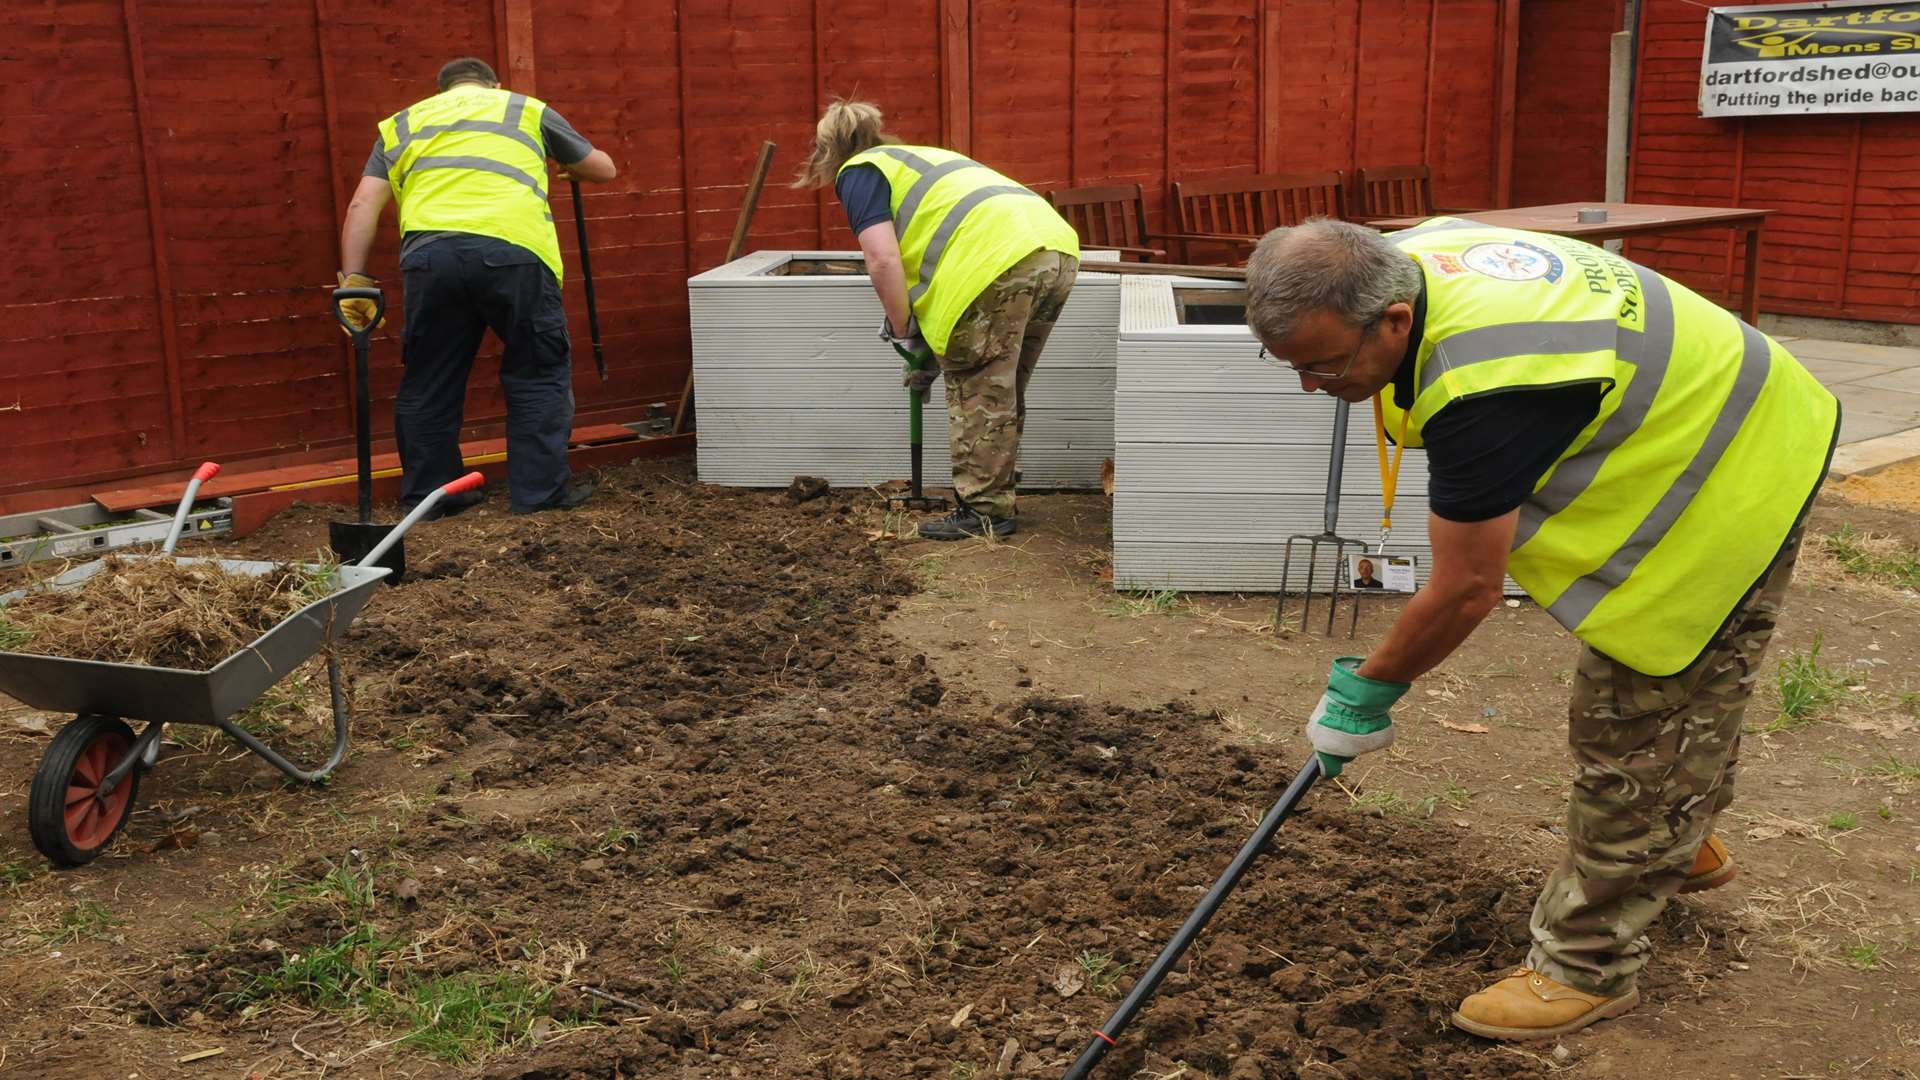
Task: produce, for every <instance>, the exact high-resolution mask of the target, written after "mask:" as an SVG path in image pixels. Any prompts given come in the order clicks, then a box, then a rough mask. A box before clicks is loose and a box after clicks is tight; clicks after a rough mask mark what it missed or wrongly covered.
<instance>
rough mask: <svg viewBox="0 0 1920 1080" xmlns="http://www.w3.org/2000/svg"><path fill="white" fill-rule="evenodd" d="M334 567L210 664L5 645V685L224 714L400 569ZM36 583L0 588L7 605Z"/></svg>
mask: <svg viewBox="0 0 1920 1080" xmlns="http://www.w3.org/2000/svg"><path fill="white" fill-rule="evenodd" d="M120 558H122V559H131V558H175V561H177V562H181V563H186V564H193V563H216V564H218V565H219V566H220V567H221V568H223V569H225V570H228V571H230V572H233V573H239V574H250V575H253V576H256V577H257V576H260V575H263V574H267V573H270V572H272V571H274V570H277V569H279V568H280V567H281V566H282V565H283V564H280V563H271V562H251V561H245V560H238V559H190V558H177V557H173V556H164V555H152V556H124V555H123V556H120ZM104 566H105V563H104V562H91V563H87V564H85V565H83V566H77V567H74V568H73V569H71V570H68V571H67V572H66V573H64V574H61V575H59V576H58V577H55V578H53V579H52V580H51V581H50V582H48V583H47V585H45V586H36V587H37V588H42V587H48V586H50V587H52V588H55V589H71V588H75V587H77V586H78V585H80V584H81V583H82V582H84V581H86V580H87V579H89V578H91V577H93V576H94V575H95V574H97V573H100V572H101V570H102V569H103V568H104ZM315 569H317V567H316V568H315ZM333 569H334V573H335V575H336V576H335V579H334V581H335V585H336V588H335V589H334V591H333V592H332V593H330V594H328V595H327V596H326V597H324V598H322V599H319V600H316V601H314V602H313V603H311V604H308V605H307V606H306V607H304V608H301V609H300V610H299V611H296V612H294V613H293V614H292V615H289V616H287V617H286V618H285V619H284V620H282V621H281V622H280V624H279V625H277V626H275V627H274V628H273V629H271V630H268V631H267V632H266V633H264V634H261V635H260V636H259V637H258V638H257V639H255V640H254V642H253V643H252V644H250V645H248V646H247V647H246V648H244V649H241V650H240V651H238V652H236V653H234V654H233V655H232V656H229V657H227V658H226V659H225V660H222V661H221V662H220V663H218V664H216V665H214V667H212V668H211V669H209V670H206V671H190V670H187V669H184V668H165V667H149V666H146V665H144V664H117V663H109V662H107V661H101V660H75V659H71V658H69V657H63V656H40V655H35V654H32V653H19V652H4V651H0V693H5V694H7V695H9V696H11V697H13V698H16V699H18V700H19V701H20V702H21V703H22V704H24V705H27V706H28V707H30V708H35V709H42V710H45V711H47V712H67V713H73V714H75V715H84V714H88V713H96V714H100V715H103V716H119V717H125V718H127V719H137V720H152V721H159V722H161V723H167V724H219V722H220V721H222V720H225V719H226V718H227V717H229V716H232V715H233V714H234V713H237V712H239V711H240V710H242V709H244V708H246V707H247V706H249V705H251V704H253V703H254V702H255V701H257V700H259V698H260V695H262V694H264V693H266V692H267V690H268V688H270V687H272V686H273V684H274V683H277V682H279V681H280V680H281V679H283V678H285V677H286V676H287V675H289V674H291V673H292V672H293V670H294V669H295V668H298V667H299V666H300V665H301V664H303V663H305V662H306V661H307V660H309V659H310V658H312V656H313V655H314V654H315V653H317V652H319V651H320V649H321V648H322V647H323V646H324V645H325V644H326V643H327V642H329V641H332V640H334V639H336V638H338V637H339V636H340V635H341V634H343V633H345V632H346V629H347V627H348V626H350V625H351V624H352V623H353V620H354V617H355V616H357V615H359V614H360V609H361V608H363V607H365V606H366V603H367V600H368V598H369V597H371V596H372V595H373V592H374V590H375V589H377V588H378V587H379V585H380V581H381V579H382V578H385V577H386V576H387V575H388V574H389V573H391V571H390V570H388V569H387V568H386V567H383V566H375V567H359V566H353V565H342V566H338V567H335V568H333ZM26 591H27V590H25V589H21V590H17V591H15V592H11V593H7V594H6V595H4V596H0V607H5V606H6V605H7V604H10V603H12V602H13V601H15V600H17V599H19V598H20V597H21V596H23V595H25V594H26Z"/></svg>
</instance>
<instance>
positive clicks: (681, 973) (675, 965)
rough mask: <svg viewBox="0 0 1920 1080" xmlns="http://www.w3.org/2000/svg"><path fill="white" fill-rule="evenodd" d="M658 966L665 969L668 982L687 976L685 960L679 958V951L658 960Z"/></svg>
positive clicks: (677, 980)
mask: <svg viewBox="0 0 1920 1080" xmlns="http://www.w3.org/2000/svg"><path fill="white" fill-rule="evenodd" d="M660 966H661V967H663V968H665V969H666V972H667V979H668V981H670V982H679V981H680V980H681V979H684V978H686V977H687V962H686V961H685V960H682V959H680V954H679V953H674V954H673V955H671V956H669V957H667V958H666V959H665V960H662V961H660Z"/></svg>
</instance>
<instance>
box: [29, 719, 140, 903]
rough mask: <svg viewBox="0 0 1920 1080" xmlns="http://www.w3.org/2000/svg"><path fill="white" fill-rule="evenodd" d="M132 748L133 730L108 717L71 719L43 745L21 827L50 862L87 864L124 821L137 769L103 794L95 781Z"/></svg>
mask: <svg viewBox="0 0 1920 1080" xmlns="http://www.w3.org/2000/svg"><path fill="white" fill-rule="evenodd" d="M132 748H133V729H132V728H130V727H128V726H127V725H126V722H125V721H122V720H120V719H118V718H116V717H112V716H79V717H75V718H74V719H73V720H72V721H71V722H69V723H68V724H67V726H66V727H63V728H61V729H60V733H59V734H58V735H55V736H54V737H53V741H52V742H51V743H49V744H47V752H46V753H45V754H43V755H41V757H40V767H39V768H38V769H36V770H35V771H34V774H33V790H32V792H31V794H29V795H28V797H27V831H28V832H29V833H31V834H32V835H33V846H34V847H37V848H39V849H40V854H42V855H45V856H46V857H47V858H49V859H51V860H53V863H54V865H56V866H81V865H84V864H86V863H90V862H92V861H93V860H94V857H95V856H97V855H99V854H100V853H101V852H102V851H104V850H106V847H107V844H108V843H109V842H110V841H112V840H113V834H114V833H117V832H119V831H120V826H122V825H124V824H126V822H127V814H128V813H129V812H130V811H131V810H132V809H133V797H134V795H135V794H136V792H137V791H138V789H139V787H140V769H139V767H138V766H136V767H134V768H132V769H129V770H128V771H127V774H126V776H124V777H122V778H121V779H120V782H119V783H118V784H116V785H114V788H113V790H112V791H110V792H108V793H107V794H106V796H105V797H102V796H101V794H100V782H101V781H102V780H105V779H106V776H107V774H108V773H109V772H112V771H113V767H114V766H115V765H118V764H119V763H120V762H121V760H122V759H124V758H125V757H126V756H127V751H129V750H131V749H132Z"/></svg>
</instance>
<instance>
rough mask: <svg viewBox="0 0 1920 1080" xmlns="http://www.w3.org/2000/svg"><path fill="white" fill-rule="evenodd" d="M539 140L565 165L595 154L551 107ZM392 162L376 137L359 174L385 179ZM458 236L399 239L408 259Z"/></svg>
mask: <svg viewBox="0 0 1920 1080" xmlns="http://www.w3.org/2000/svg"><path fill="white" fill-rule="evenodd" d="M540 141H541V143H542V144H543V145H544V147H545V149H546V152H547V156H548V157H550V158H552V159H553V160H555V161H557V162H559V163H560V164H562V165H577V164H579V163H580V162H582V161H585V160H586V158H587V155H588V154H591V153H593V144H592V143H590V142H588V141H587V139H586V136H584V135H582V134H580V133H579V132H578V131H576V130H574V127H573V125H572V124H569V123H568V122H567V118H566V117H564V116H561V115H560V113H559V112H558V111H556V110H555V109H553V108H552V107H551V106H549V107H548V108H547V111H546V112H544V113H542V114H540ZM392 165H393V163H392V162H391V161H388V160H387V152H386V147H385V140H382V139H375V140H373V153H371V154H368V155H367V164H366V167H365V168H363V169H361V170H360V175H362V176H371V177H374V178H375V179H379V180H385V179H387V171H388V169H390V168H391V167H392ZM456 235H458V234H457V233H450V232H411V233H407V234H406V235H404V236H402V237H401V238H400V257H401V258H406V257H407V256H408V255H410V254H412V253H413V252H415V251H418V250H419V249H420V248H423V247H426V246H427V245H428V244H431V243H433V242H434V241H435V240H439V239H441V238H442V237H447V236H456Z"/></svg>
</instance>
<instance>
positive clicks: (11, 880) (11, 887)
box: [0, 862, 34, 896]
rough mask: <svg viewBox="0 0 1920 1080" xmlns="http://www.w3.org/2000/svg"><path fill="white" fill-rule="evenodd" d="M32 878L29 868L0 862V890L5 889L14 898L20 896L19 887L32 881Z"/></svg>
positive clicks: (32, 874)
mask: <svg viewBox="0 0 1920 1080" xmlns="http://www.w3.org/2000/svg"><path fill="white" fill-rule="evenodd" d="M33 878H34V873H33V868H32V867H31V866H24V865H22V864H20V863H14V862H0V889H5V890H7V891H8V892H10V893H12V894H14V895H15V896H18V895H20V886H22V885H25V884H26V883H27V882H29V881H32V880H33Z"/></svg>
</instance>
